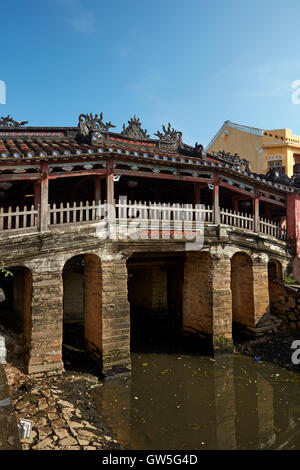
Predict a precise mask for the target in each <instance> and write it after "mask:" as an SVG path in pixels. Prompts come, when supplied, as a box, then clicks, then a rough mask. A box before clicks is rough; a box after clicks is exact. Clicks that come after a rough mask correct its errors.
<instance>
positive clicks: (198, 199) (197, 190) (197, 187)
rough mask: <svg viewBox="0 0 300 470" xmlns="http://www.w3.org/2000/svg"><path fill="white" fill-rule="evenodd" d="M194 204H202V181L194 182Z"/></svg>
mask: <svg viewBox="0 0 300 470" xmlns="http://www.w3.org/2000/svg"><path fill="white" fill-rule="evenodd" d="M194 204H201V189H200V183H194Z"/></svg>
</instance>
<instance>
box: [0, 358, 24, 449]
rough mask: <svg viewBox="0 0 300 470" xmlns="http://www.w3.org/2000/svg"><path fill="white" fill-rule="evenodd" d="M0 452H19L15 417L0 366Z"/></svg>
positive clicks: (5, 379) (19, 446) (2, 369)
mask: <svg viewBox="0 0 300 470" xmlns="http://www.w3.org/2000/svg"><path fill="white" fill-rule="evenodd" d="M0 450H21V444H20V439H19V432H18V428H17V421H16V416H15V413H14V409H13V407H12V403H11V397H10V393H9V389H8V385H7V378H6V374H5V371H4V367H3V366H2V365H1V364H0Z"/></svg>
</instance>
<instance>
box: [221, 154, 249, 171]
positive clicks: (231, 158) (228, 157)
mask: <svg viewBox="0 0 300 470" xmlns="http://www.w3.org/2000/svg"><path fill="white" fill-rule="evenodd" d="M212 155H213V156H215V157H217V158H219V159H220V160H222V161H223V162H226V163H230V164H232V165H236V166H237V167H238V168H239V169H240V170H242V171H246V172H250V162H249V160H246V159H245V158H241V157H240V156H239V155H238V154H237V153H235V154H234V155H232V154H231V153H229V152H225V150H219V151H218V152H212Z"/></svg>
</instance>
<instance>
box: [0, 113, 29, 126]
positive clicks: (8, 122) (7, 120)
mask: <svg viewBox="0 0 300 470" xmlns="http://www.w3.org/2000/svg"><path fill="white" fill-rule="evenodd" d="M25 124H28V121H15V120H14V119H13V118H12V117H11V116H10V115H9V114H8V115H7V116H6V117H3V116H2V117H1V118H0V127H21V126H25Z"/></svg>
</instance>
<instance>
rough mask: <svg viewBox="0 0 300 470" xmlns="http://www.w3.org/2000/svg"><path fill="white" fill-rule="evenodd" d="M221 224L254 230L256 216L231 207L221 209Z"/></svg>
mask: <svg viewBox="0 0 300 470" xmlns="http://www.w3.org/2000/svg"><path fill="white" fill-rule="evenodd" d="M220 217H221V224H224V225H232V226H233V227H239V228H243V229H246V230H254V218H253V217H252V216H251V215H249V214H244V213H243V212H236V211H233V210H231V209H220Z"/></svg>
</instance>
